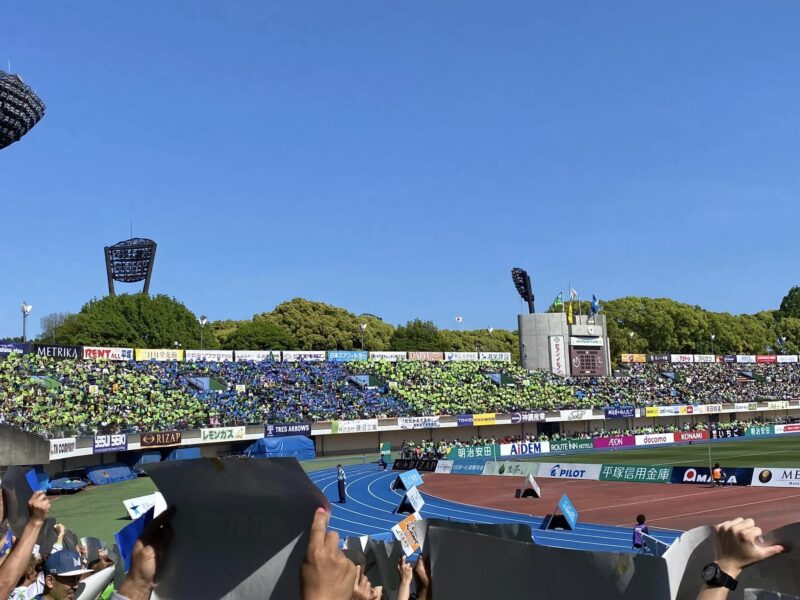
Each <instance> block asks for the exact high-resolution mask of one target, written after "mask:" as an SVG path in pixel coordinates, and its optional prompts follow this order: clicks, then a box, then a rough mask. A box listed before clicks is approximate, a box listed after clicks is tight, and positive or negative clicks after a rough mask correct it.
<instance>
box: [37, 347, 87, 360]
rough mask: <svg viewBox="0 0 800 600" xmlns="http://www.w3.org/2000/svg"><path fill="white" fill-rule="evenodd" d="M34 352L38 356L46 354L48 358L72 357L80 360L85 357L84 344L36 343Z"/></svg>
mask: <svg viewBox="0 0 800 600" xmlns="http://www.w3.org/2000/svg"><path fill="white" fill-rule="evenodd" d="M33 353H34V354H35V355H36V356H46V357H48V358H71V359H73V360H79V359H81V358H83V346H46V345H40V344H34V346H33Z"/></svg>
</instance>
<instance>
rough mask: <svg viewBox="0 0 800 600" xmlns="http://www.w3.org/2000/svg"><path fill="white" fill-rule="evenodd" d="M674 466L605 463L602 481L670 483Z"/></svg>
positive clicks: (601, 473) (601, 472) (602, 469)
mask: <svg viewBox="0 0 800 600" xmlns="http://www.w3.org/2000/svg"><path fill="white" fill-rule="evenodd" d="M671 478H672V467H664V466H661V465H636V466H625V465H603V467H602V468H601V469H600V481H632V482H637V483H669V482H670V479H671Z"/></svg>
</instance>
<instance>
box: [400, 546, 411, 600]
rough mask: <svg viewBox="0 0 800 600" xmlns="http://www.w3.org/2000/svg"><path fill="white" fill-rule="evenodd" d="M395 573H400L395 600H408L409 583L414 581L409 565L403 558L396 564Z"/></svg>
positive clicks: (409, 593) (409, 594)
mask: <svg viewBox="0 0 800 600" xmlns="http://www.w3.org/2000/svg"><path fill="white" fill-rule="evenodd" d="M397 572H398V573H400V587H399V588H398V590H397V600H409V598H410V597H411V581H412V580H413V579H414V572H413V569H412V568H411V564H410V563H408V562H407V561H406V557H405V556H403V557H402V558H401V559H400V562H399V563H397Z"/></svg>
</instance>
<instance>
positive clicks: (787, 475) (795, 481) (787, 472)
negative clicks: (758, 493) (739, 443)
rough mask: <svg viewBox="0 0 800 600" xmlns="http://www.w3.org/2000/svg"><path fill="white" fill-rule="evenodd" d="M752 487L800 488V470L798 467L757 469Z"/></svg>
mask: <svg viewBox="0 0 800 600" xmlns="http://www.w3.org/2000/svg"><path fill="white" fill-rule="evenodd" d="M750 485H753V486H756V487H793V488H800V469H799V468H797V467H756V468H755V470H754V471H753V481H752V482H751V483H750Z"/></svg>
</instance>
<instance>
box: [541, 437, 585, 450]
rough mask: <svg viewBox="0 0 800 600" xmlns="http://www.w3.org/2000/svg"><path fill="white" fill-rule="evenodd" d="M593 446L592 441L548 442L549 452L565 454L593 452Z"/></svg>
mask: <svg viewBox="0 0 800 600" xmlns="http://www.w3.org/2000/svg"><path fill="white" fill-rule="evenodd" d="M593 449H594V444H592V440H587V439H575V440H559V441H557V442H554V441H551V442H550V452H567V451H569V450H593Z"/></svg>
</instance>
